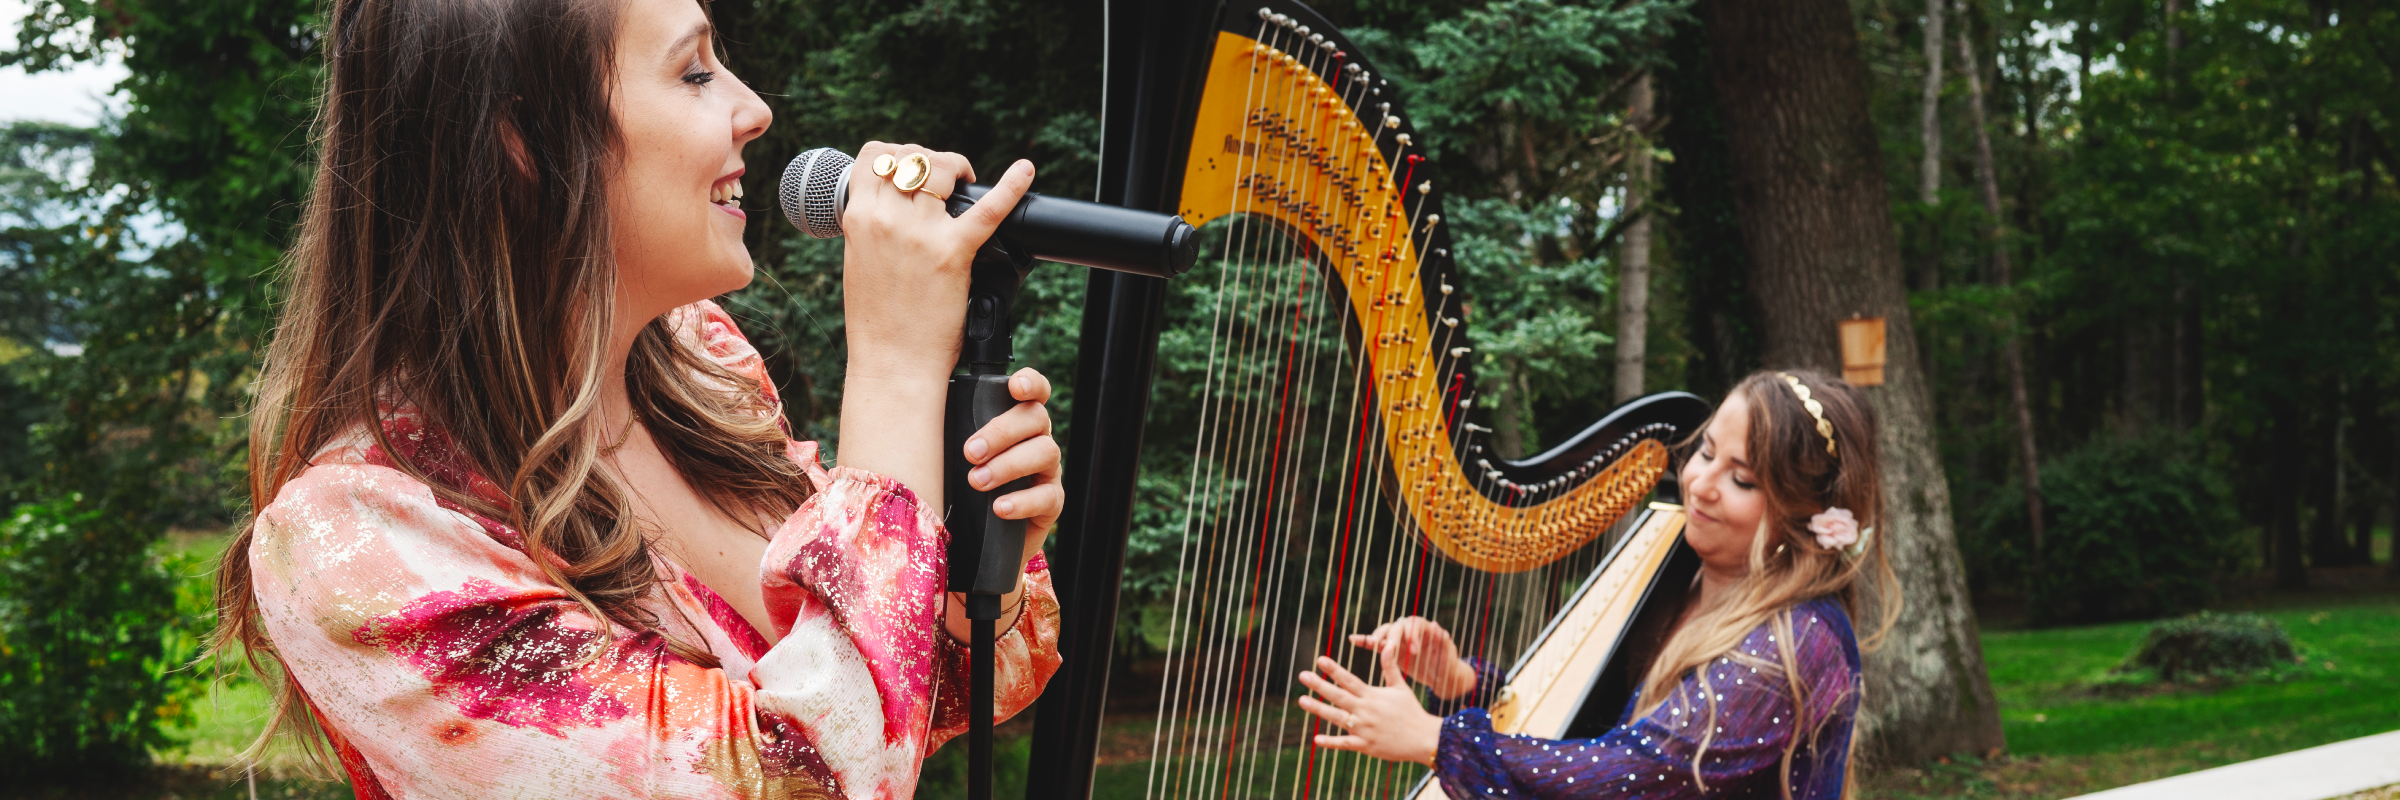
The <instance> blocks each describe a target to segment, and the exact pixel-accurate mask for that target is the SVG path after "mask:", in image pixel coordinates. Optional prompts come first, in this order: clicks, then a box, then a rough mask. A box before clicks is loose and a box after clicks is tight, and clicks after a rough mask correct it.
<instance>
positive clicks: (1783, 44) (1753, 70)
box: [1700, 0, 2003, 763]
mask: <svg viewBox="0 0 2400 800" xmlns="http://www.w3.org/2000/svg"><path fill="white" fill-rule="evenodd" d="M1700 8H1701V16H1702V18H1703V20H1704V21H1705V24H1706V26H1707V30H1708V38H1709V43H1708V44H1709V52H1710V54H1711V61H1712V63H1711V69H1712V70H1713V72H1714V74H1715V83H1716V89H1717V96H1718V100H1719V102H1720V104H1721V107H1722V109H1723V111H1724V120H1725V141H1726V146H1727V148H1728V150H1729V151H1730V152H1731V155H1732V167H1733V170H1732V172H1733V183H1734V190H1733V196H1734V208H1735V211H1736V213H1737V214H1738V215H1739V216H1740V218H1741V226H1742V231H1743V234H1744V238H1745V243H1746V245H1747V247H1748V249H1749V253H1750V259H1749V263H1750V266H1749V281H1748V284H1749V287H1750V289H1751V292H1752V295H1751V296H1752V297H1754V298H1756V304H1757V312H1758V313H1757V319H1758V322H1759V332H1760V336H1759V342H1760V351H1761V352H1760V357H1761V361H1763V362H1764V363H1765V365H1766V366H1769V367H1813V368H1818V369H1824V370H1827V371H1833V370H1838V369H1840V367H1841V352H1840V347H1839V344H1838V337H1837V324H1838V323H1839V321H1840V320H1842V319H1844V318H1847V317H1850V316H1851V315H1853V314H1864V315H1870V316H1880V317H1883V318H1885V319H1886V320H1889V324H1890V326H1891V333H1890V336H1888V337H1887V339H1886V341H1888V342H1889V343H1890V348H1891V351H1890V354H1889V363H1888V364H1887V365H1886V367H1885V380H1886V383H1885V384H1884V385H1883V386H1882V387H1880V388H1872V389H1868V390H1867V397H1868V399H1869V401H1870V402H1872V403H1873V404H1874V406H1875V408H1876V412H1877V414H1878V416H1879V417H1880V418H1881V421H1882V425H1881V429H1880V431H1879V435H1878V440H1877V445H1878V448H1879V449H1880V450H1881V451H1882V455H1883V480H1884V484H1885V485H1886V486H1887V487H1889V490H1888V495H1889V497H1888V501H1889V504H1890V507H1889V509H1888V513H1887V515H1886V518H1885V520H1884V523H1883V526H1882V527H1883V530H1882V531H1881V533H1880V534H1879V535H1882V536H1885V537H1887V538H1886V539H1885V542H1886V546H1887V549H1888V551H1889V552H1890V554H1891V558H1892V565H1893V568H1894V569H1895V570H1896V571H1898V572H1899V574H1900V582H1901V586H1902V591H1903V592H1904V594H1905V602H1906V604H1905V608H1904V613H1902V614H1901V616H1900V620H1899V624H1898V625H1897V626H1896V627H1894V629H1893V630H1892V631H1891V635H1890V637H1889V638H1887V639H1886V640H1885V641H1884V646H1883V647H1881V648H1880V649H1878V650H1877V651H1876V652H1874V653H1872V654H1870V655H1869V656H1868V659H1867V691H1866V702H1865V705H1864V707H1863V708H1862V709H1861V714H1860V723H1861V728H1862V731H1861V733H1862V734H1863V736H1864V737H1865V738H1864V740H1863V741H1864V743H1865V744H1866V748H1865V753H1866V755H1867V756H1868V757H1869V758H1871V759H1876V760H1880V761H1885V762H1901V763H1905V762H1912V761H1917V760H1921V759H1924V758H1926V757H1929V756H1933V755H1937V754H1943V753H1950V752H1958V751H1965V752H1974V753H1983V752H1987V751H1993V750H1997V749H1999V748H2000V747H2001V746H2002V745H2003V739H2002V736H2001V731H2000V713H1999V712H2000V710H1999V707H1998V704H1997V703H1996V702H1995V701H1994V699H1993V696H1992V689H1991V681H1990V679H1989V678H1988V677H1987V676H1986V675H1985V673H1984V666H1983V646H1982V642H1981V639H1980V637H1979V636H1978V634H1977V632H1976V626H1975V611H1974V609H1973V608H1972V607H1971V606H1970V605H1969V604H1968V598H1967V586H1966V575H1965V571H1964V570H1963V569H1962V568H1961V566H1960V563H1959V557H1958V545H1957V542H1956V541H1955V539H1954V537H1953V534H1952V531H1951V520H1950V488H1949V485H1948V482H1947V480H1946V479H1945V478H1944V476H1943V471H1942V465H1941V460H1940V456H1939V453H1938V452H1937V451H1936V448H1935V444H1934V440H1933V425H1934V419H1933V414H1932V397H1931V392H1930V391H1929V387H1928V386H1927V383H1926V375H1925V370H1924V368H1923V366H1922V362H1921V361H1920V357H1919V354H1918V351H1917V347H1918V339H1917V337H1916V333H1915V329H1914V325H1913V323H1912V322H1911V320H1910V317H1909V307H1908V298H1907V292H1906V290H1905V289H1904V288H1903V287H1902V285H1901V264H1900V246H1899V242H1898V240H1897V239H1896V238H1895V237H1894V235H1893V233H1892V228H1891V224H1890V220H1891V203H1890V199H1889V198H1888V196H1887V195H1886V194H1885V187H1884V173H1883V167H1882V163H1881V157H1882V152H1881V149H1880V147H1879V145H1878V144H1877V143H1876V134H1875V124H1874V120H1873V119H1872V118H1871V117H1870V116H1869V113H1868V106H1867V101H1868V86H1867V71H1866V68H1865V65H1864V63H1863V62H1862V61H1861V60H1860V56H1859V50H1858V33H1857V30H1856V28H1855V27H1854V26H1853V24H1852V22H1851V17H1850V6H1849V4H1848V3H1846V2H1843V0H1703V2H1701V4H1700ZM1882 599H1885V600H1890V599H1892V598H1882Z"/></svg>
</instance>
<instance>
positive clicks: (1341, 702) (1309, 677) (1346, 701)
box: [1300, 667, 1358, 722]
mask: <svg viewBox="0 0 2400 800" xmlns="http://www.w3.org/2000/svg"><path fill="white" fill-rule="evenodd" d="M1336 669H1339V667H1336ZM1343 674H1345V675H1346V674H1348V673H1343ZM1351 680H1354V681H1355V680H1358V679H1357V678H1351ZM1300 683H1301V684H1302V685H1304V686H1307V687H1308V688H1309V689H1310V690H1311V691H1314V692H1316V693H1317V694H1321V695H1324V696H1325V699H1326V700H1331V701H1333V704H1334V705H1335V706H1337V707H1341V708H1349V707H1350V706H1351V705H1352V704H1355V703H1357V702H1358V694H1357V693H1355V692H1352V691H1350V690H1349V689H1345V688H1342V687H1340V686H1335V685H1333V682H1332V681H1328V680H1326V679H1324V678H1323V677H1321V676H1319V675H1317V674H1316V673H1314V672H1303V673H1300ZM1310 703H1316V704H1318V705H1324V701H1321V700H1318V699H1316V698H1313V697H1302V698H1300V707H1301V708H1307V707H1308V704H1310ZM1317 716H1321V717H1322V716H1325V715H1323V714H1319V715H1317ZM1326 721H1327V722H1331V721H1333V718H1332V717H1326Z"/></svg>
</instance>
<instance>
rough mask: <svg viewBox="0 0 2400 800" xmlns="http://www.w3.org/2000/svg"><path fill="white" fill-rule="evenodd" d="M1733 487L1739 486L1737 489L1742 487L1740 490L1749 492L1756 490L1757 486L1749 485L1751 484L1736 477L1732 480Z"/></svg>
mask: <svg viewBox="0 0 2400 800" xmlns="http://www.w3.org/2000/svg"><path fill="white" fill-rule="evenodd" d="M1733 485H1735V486H1739V487H1742V489H1743V490H1744V491H1748V490H1751V489H1756V488H1758V484H1755V483H1751V482H1749V481H1746V480H1742V479H1741V478H1738V477H1737V478H1734V479H1733Z"/></svg>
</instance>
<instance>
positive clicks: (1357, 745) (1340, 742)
mask: <svg viewBox="0 0 2400 800" xmlns="http://www.w3.org/2000/svg"><path fill="white" fill-rule="evenodd" d="M1317 746H1318V747H1322V748H1325V749H1327V750H1348V751H1350V752H1353V753H1364V752H1366V751H1367V740H1365V739H1361V738H1359V737H1356V736H1327V735H1325V734H1322V733H1320V734H1317Z"/></svg>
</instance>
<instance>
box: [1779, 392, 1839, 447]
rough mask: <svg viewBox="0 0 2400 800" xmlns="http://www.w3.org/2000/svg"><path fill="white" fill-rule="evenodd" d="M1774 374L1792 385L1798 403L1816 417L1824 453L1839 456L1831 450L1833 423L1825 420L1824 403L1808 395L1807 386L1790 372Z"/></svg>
mask: <svg viewBox="0 0 2400 800" xmlns="http://www.w3.org/2000/svg"><path fill="white" fill-rule="evenodd" d="M1775 374H1776V375H1778V376H1781V377H1782V378H1783V382H1784V383H1788V384H1791V385H1792V393H1793V394H1797V395H1799V396H1800V405H1801V406H1802V407H1804V408H1807V409H1808V415H1809V416H1812V417H1816V418H1817V433H1818V434H1820V435H1823V436H1824V437H1825V454H1826V455H1829V456H1833V457H1835V458H1840V457H1841V456H1840V455H1838V454H1836V453H1834V452H1833V423H1831V422H1827V421H1825V404H1824V403H1819V402H1817V399H1816V398H1814V397H1810V396H1808V387H1807V386H1806V385H1803V384H1801V383H1800V379H1799V378H1794V377H1792V374H1791V373H1789V372H1778V373H1775Z"/></svg>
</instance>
